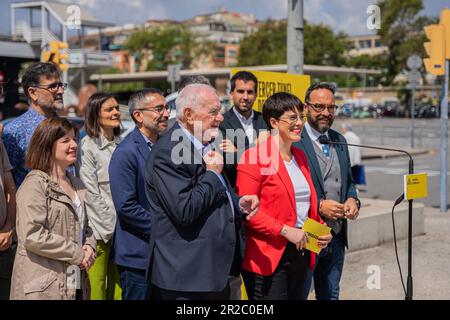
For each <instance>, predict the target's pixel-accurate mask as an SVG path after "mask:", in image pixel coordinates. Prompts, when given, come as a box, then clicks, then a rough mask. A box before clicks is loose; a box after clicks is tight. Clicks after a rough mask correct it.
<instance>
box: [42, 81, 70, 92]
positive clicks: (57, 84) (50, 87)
mask: <svg viewBox="0 0 450 320" xmlns="http://www.w3.org/2000/svg"><path fill="white" fill-rule="evenodd" d="M35 87H36V88H40V89H44V90H48V91H50V92H53V93H55V92H57V91H58V89H59V88H62V89H63V90H66V89H67V83H62V82H55V83H51V84H48V85H37V86H35Z"/></svg>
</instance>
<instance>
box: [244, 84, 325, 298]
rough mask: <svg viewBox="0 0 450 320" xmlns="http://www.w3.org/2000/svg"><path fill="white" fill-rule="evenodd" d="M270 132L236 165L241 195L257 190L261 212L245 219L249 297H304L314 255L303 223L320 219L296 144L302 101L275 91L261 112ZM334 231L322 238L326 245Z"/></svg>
mask: <svg viewBox="0 0 450 320" xmlns="http://www.w3.org/2000/svg"><path fill="white" fill-rule="evenodd" d="M262 115H263V118H264V120H265V122H266V124H267V126H268V128H269V129H270V131H271V134H270V137H269V138H268V140H267V141H266V142H264V143H261V144H260V145H258V146H255V147H253V148H250V149H248V150H247V151H246V152H245V153H244V154H243V156H242V157H241V160H240V162H239V164H238V167H237V171H238V173H237V189H238V193H239V195H241V196H242V195H248V194H256V195H258V196H259V199H260V206H259V211H258V213H257V214H256V215H255V216H254V217H253V218H252V219H251V220H250V221H246V222H245V226H246V231H247V242H246V250H245V257H244V261H243V264H242V268H243V271H242V276H243V279H244V283H245V286H246V289H247V293H248V296H249V298H250V299H252V300H253V299H254V300H264V299H269V300H270V299H275V300H300V299H302V298H303V287H304V283H305V279H306V271H307V268H308V266H309V267H312V266H314V261H315V256H314V254H312V253H311V254H310V252H309V251H306V250H303V249H304V247H305V244H306V241H307V239H306V234H305V232H304V231H303V230H302V226H303V223H304V222H305V220H306V219H307V218H308V217H309V218H311V219H314V220H316V221H319V222H321V223H323V222H322V221H321V219H320V218H319V216H318V213H317V197H316V192H315V190H314V185H313V183H312V180H311V176H310V171H309V167H308V162H307V159H306V156H305V154H304V153H303V152H302V151H301V150H300V149H297V148H295V147H293V146H292V144H293V143H294V142H297V141H299V140H300V137H301V132H302V130H303V125H304V123H303V121H304V113H303V104H302V102H301V101H300V100H299V99H298V98H297V97H295V96H294V95H292V94H289V93H284V92H280V93H276V94H274V95H272V96H271V97H269V98H268V99H267V100H266V101H265V103H264V105H263V111H262ZM330 240H331V234H328V235H327V236H324V237H320V238H319V246H320V247H322V248H325V247H326V246H327V244H328V242H329V241H330Z"/></svg>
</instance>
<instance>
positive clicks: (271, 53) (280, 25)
mask: <svg viewBox="0 0 450 320" xmlns="http://www.w3.org/2000/svg"><path fill="white" fill-rule="evenodd" d="M346 37H347V36H346V35H345V34H344V33H339V34H337V35H336V34H334V32H333V30H332V29H331V28H329V27H327V26H325V25H323V24H319V25H315V24H310V23H307V22H306V23H305V33H304V38H305V46H304V47H305V53H304V56H305V58H304V61H305V64H315V65H335V66H341V65H343V64H344V63H345V58H344V52H345V50H346V48H347V44H346V42H345V38H346ZM286 41H287V21H286V20H280V21H274V20H269V21H267V22H265V23H264V24H263V25H262V26H261V27H260V29H259V30H258V31H257V32H255V33H252V34H250V35H248V36H246V37H244V39H242V40H241V47H240V50H239V56H238V65H240V66H255V65H267V64H285V63H286Z"/></svg>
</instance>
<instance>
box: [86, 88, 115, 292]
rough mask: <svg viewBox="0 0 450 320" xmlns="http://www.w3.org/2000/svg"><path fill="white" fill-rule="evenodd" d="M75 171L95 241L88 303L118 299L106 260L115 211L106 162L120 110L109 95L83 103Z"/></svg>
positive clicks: (112, 266) (112, 272)
mask: <svg viewBox="0 0 450 320" xmlns="http://www.w3.org/2000/svg"><path fill="white" fill-rule="evenodd" d="M84 126H85V129H86V133H87V136H86V137H84V138H83V140H81V144H80V149H81V152H80V157H79V168H80V169H79V171H80V178H81V180H82V181H83V182H84V184H85V185H86V189H87V193H86V201H85V202H86V213H87V216H88V217H89V222H90V226H91V227H92V230H93V232H94V236H95V239H96V240H97V260H96V262H95V264H94V265H93V266H92V268H91V270H90V271H89V279H90V281H91V299H92V300H105V299H108V300H112V299H114V300H120V299H121V295H122V294H121V290H120V285H119V274H118V270H117V267H116V265H115V264H114V262H113V260H112V259H111V258H110V252H111V239H112V237H113V234H114V229H115V226H116V210H115V208H114V203H113V200H112V197H111V190H110V186H109V174H108V168H109V162H110V160H111V156H112V154H113V152H114V150H115V149H116V146H117V144H118V143H119V134H120V110H119V103H118V102H117V100H116V99H115V98H114V96H113V95H111V94H107V93H95V94H94V95H92V96H91V97H90V98H89V100H88V102H87V110H86V119H85V125H84Z"/></svg>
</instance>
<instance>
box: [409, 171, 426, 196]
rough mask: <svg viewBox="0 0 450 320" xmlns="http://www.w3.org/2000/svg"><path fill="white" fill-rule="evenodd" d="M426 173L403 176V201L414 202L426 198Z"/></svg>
mask: <svg viewBox="0 0 450 320" xmlns="http://www.w3.org/2000/svg"><path fill="white" fill-rule="evenodd" d="M427 177H428V175H427V174H426V173H416V174H405V175H404V187H405V200H414V199H419V198H426V197H428V186H427Z"/></svg>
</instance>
